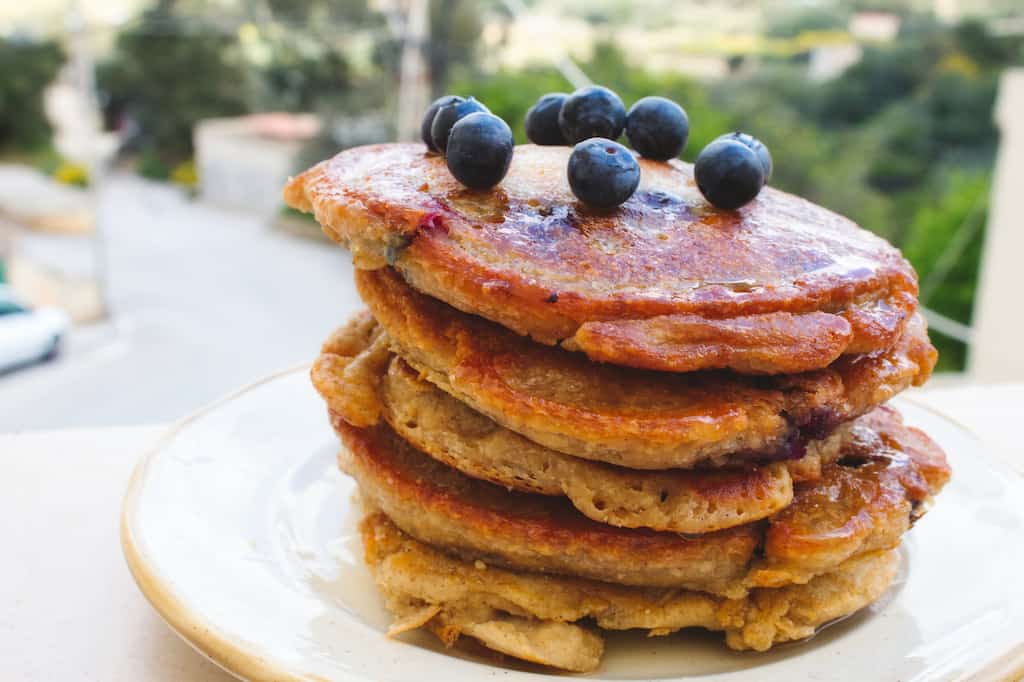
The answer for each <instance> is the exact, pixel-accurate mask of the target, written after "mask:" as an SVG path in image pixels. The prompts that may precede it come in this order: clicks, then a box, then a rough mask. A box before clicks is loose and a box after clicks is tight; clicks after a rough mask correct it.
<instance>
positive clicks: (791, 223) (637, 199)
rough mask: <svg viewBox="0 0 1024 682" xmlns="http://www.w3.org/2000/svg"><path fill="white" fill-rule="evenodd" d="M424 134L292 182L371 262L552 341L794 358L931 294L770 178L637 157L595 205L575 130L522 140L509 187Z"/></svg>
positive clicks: (795, 363) (831, 355)
mask: <svg viewBox="0 0 1024 682" xmlns="http://www.w3.org/2000/svg"><path fill="white" fill-rule="evenodd" d="M425 151H426V150H425V148H424V147H423V146H422V145H418V144H391V145H373V146H367V147H359V148H355V149H349V150H346V151H343V152H341V153H340V154H338V155H337V156H335V157H334V158H332V159H329V160H327V161H324V162H322V163H320V164H318V165H317V166H315V167H313V168H311V169H309V170H308V171H306V172H304V173H302V174H301V175H299V176H298V177H296V178H293V179H292V180H290V181H289V183H288V185H287V186H286V188H285V191H284V199H285V202H286V203H287V204H288V205H289V206H291V207H293V208H296V209H298V210H302V211H307V212H312V213H313V214H314V215H315V217H316V219H317V220H318V221H319V222H320V224H321V225H322V226H323V228H324V231H325V232H326V233H327V234H328V235H329V236H330V237H332V238H333V239H334V240H335V241H337V242H339V243H341V244H343V245H345V246H347V247H348V248H349V249H350V250H351V251H352V254H353V261H354V263H355V265H356V267H357V268H362V269H377V268H382V267H385V266H386V265H393V266H394V267H395V268H397V269H398V271H400V272H401V274H402V276H403V277H404V278H405V279H406V281H408V282H409V283H410V284H411V285H413V286H414V287H415V288H417V289H418V290H420V291H422V292H425V293H427V294H429V295H430V296H433V297H435V298H438V299H441V300H443V301H445V302H447V303H448V304H450V305H452V306H454V307H456V308H458V309H460V310H462V311H465V312H469V313H473V314H477V315H482V316H484V317H487V318H489V319H491V320H493V321H495V322H498V323H499V324H501V325H503V326H505V327H507V328H509V329H512V330H514V331H515V332H518V333H520V334H525V335H529V336H530V337H532V338H533V339H534V340H536V341H540V342H542V343H545V344H558V343H561V344H562V345H564V346H565V347H567V348H570V349H573V350H578V351H582V352H584V353H586V354H587V355H589V356H590V357H591V358H592V359H595V360H600V361H603V362H610V363H615V364H621V365H627V366H632V367H639V368H644V369H653V370H661V371H672V372H690V371H694V370H700V369H715V368H728V369H732V370H735V371H737V372H743V373H752V374H784V373H785V374H789V373H795V372H803V371H807V370H811V369H820V368H823V367H826V366H828V365H829V364H831V363H832V362H833V361H835V360H836V358H838V357H839V356H840V355H842V354H864V353H871V352H876V351H881V350H885V349H888V348H890V347H891V346H892V345H893V343H895V341H896V340H897V339H898V338H899V337H900V334H901V331H902V329H903V327H904V326H905V325H906V323H907V322H908V321H909V320H910V318H911V317H912V315H913V311H914V309H915V307H916V294H917V279H916V275H915V273H914V271H913V268H911V266H910V264H909V263H907V261H906V260H905V259H904V258H903V257H902V256H901V255H900V253H899V251H897V250H896V249H895V248H893V247H892V246H890V245H889V244H887V243H886V242H885V241H884V240H882V239H880V238H878V237H876V236H874V235H872V234H870V233H868V232H866V231H864V230H862V229H860V228H859V227H857V226H856V225H855V224H854V223H852V222H851V221H849V220H847V219H845V218H843V217H841V216H838V215H836V214H834V213H831V212H829V211H827V210H825V209H824V208H821V207H819V206H816V205H814V204H811V203H810V202H807V201H805V200H803V199H800V198H798V197H795V196H792V195H789V194H785V193H783V192H780V191H778V190H775V189H772V188H770V187H767V188H765V189H764V190H763V191H762V192H761V193H760V195H759V196H758V197H757V198H756V199H755V200H754V201H752V202H751V203H750V204H748V205H747V206H744V207H743V208H741V209H739V210H736V211H722V210H719V209H715V208H714V207H712V206H710V205H709V204H708V203H707V202H706V201H704V199H703V198H702V197H701V196H700V193H699V192H698V190H697V188H696V185H695V183H694V180H693V169H692V166H690V165H689V164H685V163H683V162H681V161H671V162H655V161H650V160H647V159H639V163H640V167H641V183H640V187H639V189H638V190H637V192H636V193H635V194H634V195H633V197H632V198H630V199H629V200H628V201H627V202H626V203H625V204H623V205H622V206H621V207H618V208H616V209H612V210H610V211H594V210H592V209H588V208H587V207H585V206H583V205H581V204H579V203H578V202H577V201H576V200H575V198H574V197H573V195H572V193H571V192H570V189H569V185H568V182H567V179H566V173H565V168H566V164H567V159H568V155H569V154H570V152H571V150H570V149H569V148H568V147H535V146H530V145H527V146H520V147H517V148H516V150H515V156H514V158H513V160H512V165H511V168H510V170H509V173H508V175H507V176H506V178H505V179H504V181H503V182H502V183H501V185H499V186H498V187H496V188H494V189H491V190H486V191H478V190H469V189H467V188H465V187H463V186H462V185H460V184H459V183H458V182H457V181H456V180H455V179H454V178H453V177H452V176H451V174H450V173H449V172H448V170H447V168H446V167H445V162H444V159H443V158H441V157H440V156H437V155H430V154H426V153H425Z"/></svg>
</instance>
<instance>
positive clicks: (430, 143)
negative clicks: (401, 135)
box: [420, 95, 462, 152]
mask: <svg viewBox="0 0 1024 682" xmlns="http://www.w3.org/2000/svg"><path fill="white" fill-rule="evenodd" d="M461 99H462V98H461V97H456V96H455V95H445V96H444V97H438V98H437V99H435V100H434V101H433V102H432V103H431V104H430V106H429V107H427V111H426V112H425V113H424V114H423V122H422V123H420V138H421V139H422V140H423V142H424V144H426V145H427V149H429V150H430V151H432V152H439V151H441V150H440V149H438V148H437V147H435V146H434V139H433V138H432V137H431V136H430V126H431V125H432V124H433V123H434V116H436V115H437V110H438V109H440V108H441V107H443V106H444V105H445V104H451V103H452V102H458V101H459V100H461Z"/></svg>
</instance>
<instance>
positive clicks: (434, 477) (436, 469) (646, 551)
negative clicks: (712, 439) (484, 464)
mask: <svg viewBox="0 0 1024 682" xmlns="http://www.w3.org/2000/svg"><path fill="white" fill-rule="evenodd" d="M334 426H335V428H336V430H337V431H338V433H339V434H340V435H341V437H342V441H343V444H344V445H345V447H344V448H343V449H342V452H341V455H340V463H341V466H342V468H343V469H344V470H345V471H347V472H348V473H350V474H351V475H352V476H353V477H355V479H356V480H357V481H358V483H359V486H360V490H361V493H362V495H363V496H364V497H365V498H366V499H367V500H369V501H370V502H371V503H372V504H373V505H375V506H376V507H379V508H380V509H381V511H383V512H384V513H386V514H387V515H388V517H390V518H391V519H392V520H393V521H394V522H395V524H396V525H398V526H399V527H400V528H401V529H402V530H403V531H405V532H406V533H408V534H410V535H411V536H413V537H414V538H416V539H418V540H420V541H422V542H426V543H428V544H431V545H435V546H437V547H439V548H443V549H446V550H448V551H451V552H455V553H458V554H460V555H462V556H464V557H466V558H469V559H480V560H483V561H485V562H487V563H494V564H498V565H502V566H506V567H509V568H514V569H518V570H526V571H542V572H551V573H560V574H566V575H575V576H580V577H585V578H591V579H595V580H602V581H607V582H614V583H619V584H625V585H638V586H647V587H680V588H686V589H693V590H700V591H707V592H713V593H717V594H723V595H727V596H733V597H738V596H742V595H743V594H745V593H746V591H747V589H748V588H751V587H763V586H781V585H785V584H789V583H804V582H807V581H808V580H810V579H812V578H813V577H815V576H816V575H820V574H822V573H826V572H829V571H832V570H835V569H836V568H837V567H838V566H839V565H840V564H842V563H843V562H844V561H846V560H848V559H850V558H853V557H855V556H860V555H862V554H866V553H869V552H875V551H881V550H886V549H891V548H893V547H895V546H896V545H897V544H898V543H899V539H900V537H901V535H902V534H903V533H904V532H905V531H906V530H907V528H908V527H909V524H910V520H911V516H912V513H913V512H916V513H923V510H924V509H925V508H926V504H927V502H928V501H929V500H930V498H931V496H932V495H933V494H935V493H937V492H938V490H939V489H941V487H942V485H943V484H944V483H945V481H946V479H947V478H948V475H949V472H948V467H947V466H946V464H945V459H944V457H943V455H942V453H941V451H940V450H938V448H937V447H936V446H935V445H934V444H932V443H931V441H929V440H928V439H927V437H925V436H924V435H923V434H920V433H919V432H916V431H914V430H913V429H909V428H907V427H905V426H903V425H902V424H901V423H900V419H899V415H898V414H897V413H895V412H894V411H892V410H885V409H883V410H881V411H880V412H879V413H878V414H875V415H872V416H871V417H870V418H869V419H867V420H865V423H863V424H855V425H854V427H853V429H852V431H851V436H852V438H851V440H852V441H853V445H852V446H850V448H849V449H848V450H847V449H844V451H843V453H842V458H841V459H840V460H839V461H838V462H837V463H836V464H833V465H830V466H829V467H826V471H825V472H824V473H823V477H822V480H821V481H818V482H815V483H806V484H802V485H801V486H798V488H797V491H796V496H795V499H794V502H793V504H791V505H790V506H789V507H787V508H786V509H785V510H783V511H782V512H780V513H779V514H776V515H775V516H773V517H771V518H770V519H769V520H768V521H767V522H759V523H754V524H748V525H744V526H737V527H734V528H730V529H728V530H722V531H717V532H714V533H707V534H703V535H694V536H684V535H679V534H676V533H667V532H656V531H651V530H646V529H623V528H616V527H613V526H608V525H605V524H601V523H597V522H594V521H591V520H590V519H587V518H585V517H584V516H583V515H581V514H580V513H579V512H577V511H576V510H575V509H574V508H573V507H572V506H571V505H569V504H568V503H567V502H566V501H565V500H564V499H562V498H557V497H543V496H540V495H530V494H525V493H518V492H508V491H506V490H505V489H503V488H500V487H498V486H494V485H492V484H489V483H486V482H484V481H480V480H476V479H472V478H469V477H467V476H465V475H463V474H460V473H459V472H457V471H455V470H453V469H451V468H449V467H447V466H445V465H443V464H441V463H439V462H437V461H435V460H434V459H432V458H430V457H428V456H426V455H424V454H422V453H420V452H418V451H417V450H415V449H414V448H413V447H412V446H410V445H409V444H408V443H406V442H405V441H403V440H402V439H400V438H399V437H398V436H396V435H395V433H394V432H393V431H392V430H391V429H390V428H389V427H386V426H383V425H382V426H377V427H372V428H364V429H360V428H356V427H353V426H351V425H349V424H347V423H346V422H344V421H343V420H341V419H335V420H334ZM762 541H763V542H762ZM762 545H763V552H761V554H763V556H758V552H757V550H758V548H759V547H761V546H762Z"/></svg>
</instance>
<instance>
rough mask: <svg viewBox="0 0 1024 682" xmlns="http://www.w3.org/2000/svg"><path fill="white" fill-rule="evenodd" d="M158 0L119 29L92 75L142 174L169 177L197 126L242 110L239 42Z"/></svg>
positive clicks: (169, 1)
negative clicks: (130, 142)
mask: <svg viewBox="0 0 1024 682" xmlns="http://www.w3.org/2000/svg"><path fill="white" fill-rule="evenodd" d="M176 5H177V3H176V2H175V1H174V0H161V1H160V2H158V3H157V4H156V5H155V6H154V7H153V8H152V9H149V10H147V11H145V12H144V13H143V14H142V16H141V18H140V19H139V20H138V21H137V22H133V23H132V24H131V25H130V26H129V27H128V28H126V29H124V30H122V31H121V32H120V33H119V34H118V36H117V39H116V41H115V45H114V50H113V53H112V54H111V56H110V58H109V59H108V60H107V61H105V62H104V63H103V64H101V65H100V67H99V68H98V70H97V83H98V86H99V89H100V91H101V94H102V96H103V98H104V100H105V107H104V109H105V112H106V117H107V119H108V124H112V126H113V127H120V128H122V129H123V130H124V132H126V133H127V135H128V136H129V137H130V138H134V140H133V143H134V144H135V146H136V148H137V149H138V151H139V153H140V155H141V156H140V159H141V160H140V167H139V168H140V172H142V173H143V174H144V175H149V176H152V177H164V178H166V177H167V174H168V173H169V172H170V168H172V167H173V166H174V165H175V164H177V163H180V162H181V161H184V160H186V159H188V158H189V157H190V156H191V155H192V126H193V125H194V124H195V123H196V122H197V121H199V120H201V119H204V118H211V117H217V116H228V115H234V114H240V113H243V112H245V111H246V100H245V94H246V93H245V78H244V75H245V74H244V71H243V69H242V67H241V65H240V63H239V60H238V55H237V52H236V50H235V47H236V42H237V41H236V39H235V36H233V35H228V34H225V33H223V32H222V31H220V30H218V29H217V28H215V27H212V26H209V25H207V24H205V23H204V22H202V21H201V20H196V19H194V18H191V17H189V16H188V15H187V14H185V13H184V12H179V11H178V10H177V9H176Z"/></svg>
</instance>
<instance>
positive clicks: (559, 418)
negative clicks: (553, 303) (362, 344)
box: [356, 268, 936, 469]
mask: <svg viewBox="0 0 1024 682" xmlns="http://www.w3.org/2000/svg"><path fill="white" fill-rule="evenodd" d="M356 285H357V287H358V289H359V293H360V295H361V296H362V298H363V300H364V301H365V302H366V304H367V306H368V307H369V308H370V311H371V312H372V313H373V315H374V317H375V318H376V319H377V321H378V322H379V323H380V325H381V326H382V327H384V329H385V330H386V331H387V333H388V336H389V337H390V339H391V341H392V345H393V346H394V349H395V350H396V352H398V354H399V355H401V356H402V358H403V359H404V360H405V361H406V362H408V363H409V364H410V365H411V366H412V367H413V368H415V369H416V370H417V371H419V372H420V373H421V374H422V375H423V376H424V377H426V378H427V379H428V380H430V381H431V382H432V383H433V384H435V385H437V386H438V387H439V388H441V389H443V390H444V391H446V392H447V393H449V394H450V395H452V396H453V397H455V398H456V399H458V400H459V401H461V402H463V403H466V404H467V405H469V406H470V407H472V408H473V409H474V410H476V411H477V412H481V413H483V414H485V415H487V416H488V417H490V418H491V419H493V420H494V421H496V422H498V423H499V424H501V425H502V426H504V427H505V428H507V429H510V430H512V431H515V432H516V433H519V434H520V435H522V436H525V437H526V438H528V439H530V440H532V441H534V442H535V443H539V444H541V445H544V446H546V447H548V448H551V449H553V450H557V451H559V452H564V453H566V454H569V455H573V456H576V457H582V458H585V459H591V460H596V461H602V462H606V463H608V464H615V465H618V466H625V467H629V468H633V469H669V468H691V467H695V466H705V467H707V466H722V465H726V464H734V465H735V464H748V463H750V462H751V461H759V460H770V459H796V458H798V457H799V456H801V455H802V454H803V453H804V451H805V449H806V442H807V441H808V440H812V439H821V438H823V437H825V436H826V435H828V434H829V433H831V431H832V430H833V429H835V428H836V427H837V426H838V425H839V424H842V423H844V422H846V421H849V420H850V419H852V418H854V417H857V416H859V415H861V414H864V413H865V412H868V411H869V410H871V409H872V408H874V407H875V406H877V405H880V404H882V403H884V402H885V401H887V400H889V399H890V398H892V397H893V396H894V395H895V394H897V393H899V392H900V391H902V390H903V389H904V388H907V387H908V386H910V385H912V384H913V385H917V384H921V383H923V382H924V381H925V380H926V379H927V378H928V376H929V375H930V374H931V370H932V368H933V366H934V364H935V359H936V353H935V349H934V348H933V347H932V345H931V343H930V342H929V341H928V334H927V331H926V328H925V324H924V321H923V319H922V318H921V317H920V316H915V317H914V318H913V319H912V321H911V323H910V324H909V325H908V327H907V329H906V332H905V334H904V335H903V336H902V337H901V338H900V340H899V342H898V343H897V344H896V346H895V347H894V348H893V349H891V350H889V351H885V352H881V353H878V354H872V355H862V356H844V357H842V358H840V359H839V360H837V361H836V362H835V363H833V365H832V366H831V367H829V368H827V369H824V370H816V371H814V372H805V373H803V374H797V375H791V376H779V377H745V376H740V375H736V374H732V373H727V372H720V371H719V372H696V373H691V374H670V373H665V372H649V371H644V370H636V369H630V368H624V367H618V366H615V365H608V364H600V363H593V362H590V361H588V360H587V359H586V358H585V357H583V356H582V355H580V354H578V353H571V352H568V351H564V350H561V349H558V348H552V347H549V346H542V345H540V344H536V343H532V342H530V341H529V340H528V339H526V338H524V337H521V336H518V335H516V334H514V333H512V332H510V331H508V330H506V329H504V328H503V327H500V326H498V325H496V324H494V323H492V322H488V321H487V320H484V319H482V318H480V317H475V316H472V315H467V314H465V313H462V312H459V311H458V310H456V309H454V308H452V307H451V306H448V305H446V304H444V303H442V302H440V301H438V300H436V299H433V298H430V297H428V296H425V295H423V294H420V293H418V292H417V291H415V290H414V289H412V288H411V287H409V286H408V285H407V284H405V282H404V281H403V280H402V279H401V278H400V277H399V276H398V275H397V274H396V273H395V272H394V270H392V269H389V268H385V269H380V270H374V271H357V272H356Z"/></svg>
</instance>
